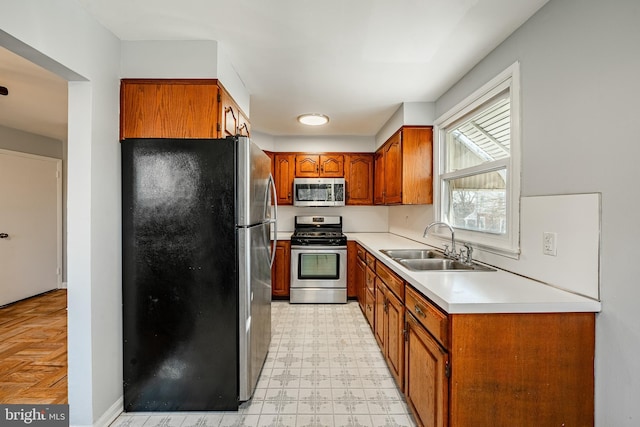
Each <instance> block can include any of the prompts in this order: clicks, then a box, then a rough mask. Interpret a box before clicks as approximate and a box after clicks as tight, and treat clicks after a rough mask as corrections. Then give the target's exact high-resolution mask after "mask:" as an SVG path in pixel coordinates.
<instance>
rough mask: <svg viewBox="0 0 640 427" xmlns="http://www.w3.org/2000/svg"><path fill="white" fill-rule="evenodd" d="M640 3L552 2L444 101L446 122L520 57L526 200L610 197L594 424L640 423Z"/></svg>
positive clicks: (605, 210)
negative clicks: (638, 174)
mask: <svg viewBox="0 0 640 427" xmlns="http://www.w3.org/2000/svg"><path fill="white" fill-rule="evenodd" d="M638 22H640V2H638V1H637V0H610V1H606V2H605V1H602V0H552V1H550V2H549V3H548V4H547V5H546V6H544V7H543V8H542V9H541V10H540V11H539V12H538V13H537V14H536V15H534V17H532V18H531V19H530V20H529V21H528V22H527V23H525V24H524V25H523V26H522V27H521V28H519V29H518V30H517V31H516V32H515V33H514V34H512V36H511V37H510V38H509V39H507V40H506V41H505V42H504V43H502V44H501V45H500V46H499V47H498V48H496V49H495V50H494V51H493V52H492V53H491V54H489V55H488V56H487V57H486V58H485V59H484V60H482V61H481V62H480V63H479V64H478V65H477V66H476V67H475V68H474V69H473V70H472V71H471V72H469V73H468V74H467V75H466V76H465V77H464V78H463V79H462V80H461V81H460V82H458V83H457V84H456V85H454V86H453V87H452V88H451V89H450V90H449V91H448V92H446V93H445V94H444V95H443V96H442V97H441V98H440V99H439V100H438V101H437V102H436V116H440V115H441V114H443V113H444V112H446V111H447V110H449V109H450V108H451V107H453V106H454V105H455V104H456V103H458V102H459V101H461V100H462V99H463V98H464V97H465V96H467V95H468V94H470V93H471V92H473V91H474V90H475V89H477V88H479V87H480V86H481V85H482V84H484V83H485V82H487V81H489V80H490V79H491V78H492V77H494V76H495V75H497V74H498V73H499V72H500V71H502V70H503V69H505V68H506V67H507V66H509V65H510V64H512V63H513V62H515V61H516V60H519V61H520V63H521V76H522V153H523V155H522V156H523V158H522V196H532V195H551V194H565V193H587V192H601V193H602V229H601V272H600V274H601V282H600V283H601V285H600V286H601V290H600V291H601V299H602V303H603V311H602V313H600V314H598V315H597V321H596V362H595V364H596V366H595V368H596V426H600V427H609V426H616V427H624V426H629V427H631V426H637V425H639V423H640V405H638V402H637V396H639V395H640V381H639V378H640V363H638V354H640V333H639V329H638V328H639V326H638V325H640V310H638V302H639V301H640V286H638V277H640V264H638V263H637V262H633V260H634V258H635V257H636V256H637V254H638V247H637V242H638V240H639V237H640V222H639V221H638V220H637V218H638V210H639V209H640V201H639V200H638V199H637V198H636V197H634V196H635V195H636V194H637V193H638V191H637V190H636V189H635V187H633V186H632V187H631V188H627V186H628V185H629V184H632V183H633V178H634V177H635V171H636V170H637V167H638V166H637V164H638V159H640V137H639V136H638V128H637V126H636V123H637V121H638V112H639V111H640V110H639V109H638V98H639V95H640V78H638V76H640V25H638Z"/></svg>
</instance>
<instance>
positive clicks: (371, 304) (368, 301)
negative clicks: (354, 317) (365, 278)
mask: <svg viewBox="0 0 640 427" xmlns="http://www.w3.org/2000/svg"><path fill="white" fill-rule="evenodd" d="M364 294H365V296H364V299H365V312H364V314H365V315H366V317H367V322H369V326H371V329H373V328H374V320H375V314H374V311H375V309H376V308H375V303H376V297H375V295H374V294H373V293H371V291H369V289H365V291H364Z"/></svg>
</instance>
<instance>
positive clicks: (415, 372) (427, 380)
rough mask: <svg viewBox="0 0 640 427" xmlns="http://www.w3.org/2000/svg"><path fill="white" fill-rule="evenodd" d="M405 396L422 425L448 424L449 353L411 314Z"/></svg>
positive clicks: (419, 423)
mask: <svg viewBox="0 0 640 427" xmlns="http://www.w3.org/2000/svg"><path fill="white" fill-rule="evenodd" d="M406 320H407V321H406V329H407V341H406V344H405V365H406V370H405V379H404V380H405V396H406V398H407V403H408V404H409V406H410V408H411V410H412V412H413V414H414V416H415V418H416V421H417V422H418V425H419V426H424V427H446V426H447V425H448V412H447V407H448V402H449V383H448V379H447V376H446V369H447V366H448V363H449V355H448V354H447V353H446V352H445V351H444V350H443V349H442V348H441V347H440V346H439V345H438V343H437V342H436V341H435V340H434V339H433V338H432V337H431V335H430V334H429V332H427V330H426V329H424V328H423V327H422V326H421V325H420V324H419V323H418V322H417V321H416V320H415V319H414V318H413V316H412V315H410V314H407V316H406Z"/></svg>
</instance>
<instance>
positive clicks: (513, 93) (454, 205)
mask: <svg viewBox="0 0 640 427" xmlns="http://www.w3.org/2000/svg"><path fill="white" fill-rule="evenodd" d="M519 104H520V99H519V64H518V63H516V64H514V65H512V66H511V67H509V68H508V69H507V70H505V71H504V72H503V73H501V74H500V75H499V76H498V77H496V78H495V79H493V80H492V81H491V82H489V83H487V84H486V85H485V86H483V87H482V88H480V89H479V90H478V91H477V92H475V93H474V94H472V95H471V96H470V97H468V98H467V99H465V100H464V101H463V102H461V103H460V104H458V105H457V106H456V107H454V108H453V109H452V110H450V111H449V112H448V113H446V114H444V115H443V116H442V117H441V118H440V119H438V120H437V121H436V135H437V141H438V143H437V145H436V149H437V153H436V156H437V157H436V159H438V161H437V162H436V216H437V218H436V220H437V221H444V222H446V223H448V224H450V225H451V226H452V227H454V228H455V229H456V237H457V238H459V239H460V240H463V241H466V242H470V243H474V244H476V245H477V246H479V247H482V248H484V249H487V250H490V251H493V252H497V253H501V254H504V255H509V256H517V255H518V253H519V247H518V246H519V217H520V212H519V204H520V136H519V129H520V105H519Z"/></svg>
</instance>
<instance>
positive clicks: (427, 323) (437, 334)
mask: <svg viewBox="0 0 640 427" xmlns="http://www.w3.org/2000/svg"><path fill="white" fill-rule="evenodd" d="M405 306H406V307H407V312H409V313H411V314H413V316H414V317H415V318H416V319H417V320H418V321H419V322H420V323H421V324H422V326H424V327H425V328H426V329H427V330H428V331H429V332H430V333H431V335H433V337H434V338H435V339H437V340H438V341H439V342H440V344H442V346H443V347H444V348H449V347H448V346H449V317H448V316H447V315H446V314H445V313H443V312H442V311H440V309H438V308H437V307H436V306H434V305H433V304H432V303H431V302H429V301H428V300H427V299H426V298H425V297H423V296H422V295H420V294H419V293H418V292H417V291H416V290H414V289H412V288H411V287H409V286H407V294H406V298H405Z"/></svg>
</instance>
